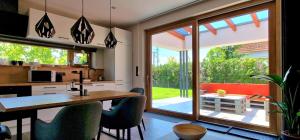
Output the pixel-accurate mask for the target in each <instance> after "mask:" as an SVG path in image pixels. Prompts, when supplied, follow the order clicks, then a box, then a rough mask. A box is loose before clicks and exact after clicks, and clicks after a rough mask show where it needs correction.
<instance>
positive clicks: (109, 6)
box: [109, 0, 111, 31]
mask: <svg viewBox="0 0 300 140" xmlns="http://www.w3.org/2000/svg"><path fill="white" fill-rule="evenodd" d="M109 30H110V31H111V0H110V2H109Z"/></svg>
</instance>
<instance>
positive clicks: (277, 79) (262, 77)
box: [250, 74, 285, 88]
mask: <svg viewBox="0 0 300 140" xmlns="http://www.w3.org/2000/svg"><path fill="white" fill-rule="evenodd" d="M250 77H252V78H256V79H260V80H265V81H269V82H272V83H274V84H276V85H278V86H280V87H281V88H283V86H284V84H285V83H284V80H283V79H282V78H281V77H280V76H279V75H272V74H270V75H252V76H250Z"/></svg>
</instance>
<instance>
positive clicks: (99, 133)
mask: <svg viewBox="0 0 300 140" xmlns="http://www.w3.org/2000/svg"><path fill="white" fill-rule="evenodd" d="M101 132H102V126H100V127H99V131H98V135H97V140H100V135H101Z"/></svg>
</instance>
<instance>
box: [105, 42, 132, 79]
mask: <svg viewBox="0 0 300 140" xmlns="http://www.w3.org/2000/svg"><path fill="white" fill-rule="evenodd" d="M104 78H105V80H113V81H116V82H118V83H131V81H132V48H131V46H128V45H124V44H118V45H117V46H116V48H115V49H107V50H104Z"/></svg>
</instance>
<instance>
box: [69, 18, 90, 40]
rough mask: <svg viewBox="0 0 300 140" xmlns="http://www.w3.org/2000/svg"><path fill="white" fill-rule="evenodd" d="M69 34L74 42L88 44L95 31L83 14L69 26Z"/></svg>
mask: <svg viewBox="0 0 300 140" xmlns="http://www.w3.org/2000/svg"><path fill="white" fill-rule="evenodd" d="M71 35H72V37H73V39H74V41H75V42H76V43H80V44H90V43H91V42H92V40H93V39H94V36H95V33H94V30H93V28H92V27H91V25H90V24H89V22H88V21H87V20H86V18H85V17H84V16H82V17H80V18H79V19H78V20H77V21H76V22H75V24H74V25H73V26H72V28H71Z"/></svg>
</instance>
